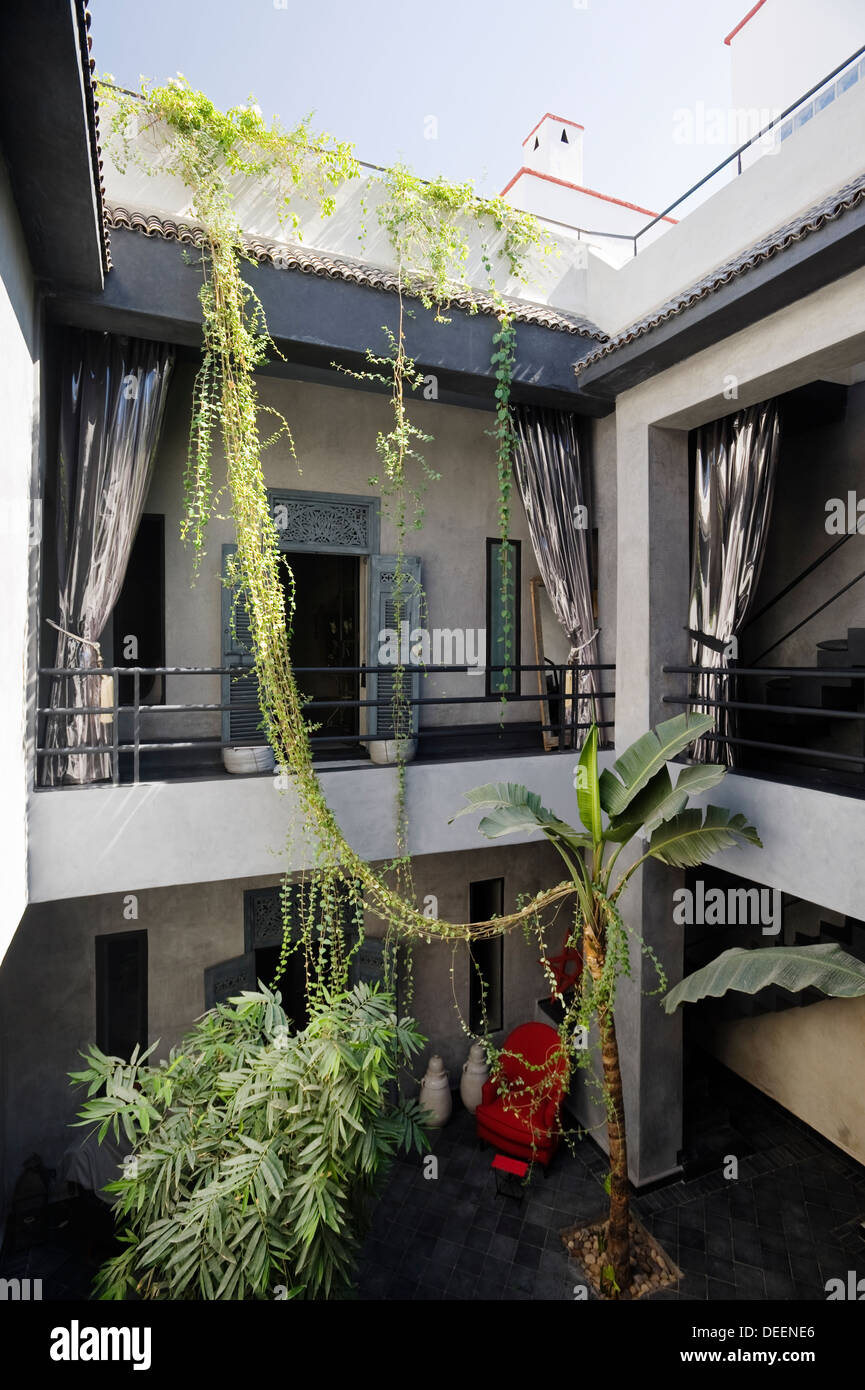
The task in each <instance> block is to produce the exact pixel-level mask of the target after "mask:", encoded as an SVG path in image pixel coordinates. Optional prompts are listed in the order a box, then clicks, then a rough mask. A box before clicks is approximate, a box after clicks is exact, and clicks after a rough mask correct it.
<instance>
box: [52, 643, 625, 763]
mask: <svg viewBox="0 0 865 1390" xmlns="http://www.w3.org/2000/svg"><path fill="white" fill-rule="evenodd" d="M394 669H395V668H394V667H393V666H298V667H295V668H294V674H295V676H296V677H297V678H298V682H299V684H300V686H301V689H302V687H303V683H304V678H305V677H314V676H325V677H332V676H339V675H348V676H355V677H357V678H358V680H360V679H361V678H366V677H368V676H374V675H390V676H392V675H393V674H394ZM614 670H615V667H614V665H612V664H610V663H579V664H576V665H573V666H571V665H569V664H567V663H565V664H563V665H555V664H553V663H550V662H547V663H546V664H545V665H544V666H523V665H520V666H517V665H511V666H508V667H505V666H487V667H482V668H477V667H474V666H468V665H463V666H406V667H405V668H404V671H405V677H406V680H405V691H404V694H403V695H402V696H401V697H400V704H401V705H402V706H410V707H412V708H413V709H417V710H418V711H420V710H422V709H426V708H429V707H444V706H455V707H457V708H459V707H461V706H466V705H489V706H491V707H492V709H493V710H495V712H496V714H497V716H499V712H500V710H501V707H502V694H501V692H500V691H499V690H496V689H495V688H494V687H495V684H496V682H495V681H494V680H493V681H491V682H490V684H491V685H492V686H493V689H492V690H485V691H484V693H482V694H478V695H436V696H423V695H412V694H411V693H410V691H411V687H410V685H409V678H410V677H414V676H416V675H418V676H420V675H424V676H432V675H466V674H469V673H471V672H475V671H477V672H478V673H479V674H485V673H490V674H492V675H493V676H495V674H496V673H501V674H502V675H504V674H505V673H507V679H508V681H509V682H510V681H512V680H513V679H514V678H515V679H516V691H515V692H514V693H508V694H507V695H506V703H507V704H508V705H514V704H533V705H535V706H538V705H540V706H541V707H542V709H545V710H546V712H547V713H546V715H545V716H544V717H541V718H540V719H539V721H538V722H537V723H534V722H533V723H532V724H531V725H530V726H526V725H516V727H517V728H522V729H527V728H528V729H529V730H533V731H534V732H536V733H537V734H538V735H539V736H540V735H544V734H546V735H549V736H550V738H549V739H548V740H547V741H546V743H549V742H551V741H552V740H555V745H554V746H555V748H556V749H557V750H558V751H566V750H568V749H570V750H571V751H573V749H574V746H575V743H574V735H575V732H576V731H578V730H585V729H587V728H589V727H591V724H592V723H593V722H595V723H597V724H598V726H599V728H600V729H601V730H612V729H613V728H614V725H615V721H614V720H613V719H612V718H606V717H603V715H604V713H605V710H604V703H605V702H606V701H611V700H615V696H616V692H615V690H603V689H602V690H599V691H597V692H596V693H595V694H593V695H592V694H587V693H585V692H584V691H581V690H580V674H581V673H582V672H588V671H594V672H607V671H614ZM530 673H533V674H534V675H535V676H537V675H538V674H539V673H544V674H545V675H546V676H552V677H553V679H554V686H553V688H548V689H546V690H545V691H544V692H539V691H537V690H536V691H534V692H533V693H531V694H523V693H522V676H523V675H525V674H530ZM39 675H40V677H43V678H45V679H46V680H49V681H53V682H61V681H68V680H70V679H72V678H75V677H77V678H83V677H89V678H90V680H91V681H94V680H95V678H98V677H102V676H110V677H111V687H112V699H111V702H110V703H107V704H103V705H76V704H74V703H73V704H58V705H51V704H46V705H41V706H40V707H39V708H38V710H37V715H38V717H39V735H40V737H39V742H38V744H37V748H36V758H37V779H36V780H37V784H40V783H41V782H42V780H43V779H42V778H41V777H40V775H39V773H40V770H41V768H42V767H43V766H44V763H45V760H46V759H51V758H54V759H57V758H60V759H63V758H65V757H67V756H69V755H82V756H84V755H95V754H103V755H106V754H107V755H108V757H109V758H110V762H111V781H112V783H113V784H114V785H115V786H117V785H120V784H121V783H123V784H125V783H127V782H129V781H131V782H133V783H137V782H138V781H140V779H141V758H142V755H150V754H171V755H173V754H177V753H183V752H187V753H188V752H190V751H195V752H196V753H197V752H199V751H200V750H204V749H221V748H222V747H224V746H225V742H226V741H225V740H224V739H223V738H208V737H202V738H188V739H177V738H151V737H145V736H144V734H143V732H142V719H143V718H146V719H147V720H148V721H149V722H151V723H152V722H153V721H155V720H160V721H161V720H163V719H164V717H165V716H176V715H189V714H228V715H231V714H232V713H237V712H238V711H237V706H236V705H235V704H233V703H232V702H231V701H230V700H229V701H228V702H226V701H225V700H224V699H222V700H219V701H213V702H202V701H195V702H184V703H173V704H172V703H160V704H152V703H142V700H141V682H142V679H146V678H150V677H154V676H160V677H163V678H174V677H180V676H192V677H198V678H202V677H203V678H207V677H233V678H234V679H236V680H240V679H244V678H248V677H249V676H250V675H254V667H238V666H107V667H100V668H98V669H96V668H94V667H92V666H88V667H84V666H78V667H63V668H60V667H42V668H40V670H39ZM121 681H124V682H129V681H131V683H132V700H131V703H123V702H122V701H121V700H120V682H121ZM597 683H598V684H602V680H598V682H597ZM66 698H68V695H67V697H66ZM592 701H594V712H595V714H597V715H600V716H601V717H598V718H596V719H594V720H581V719H580V718H579V715H578V711H579V709H580V708H582V707H583V703H584V702H588V703H589V704H590V705H591V703H592ZM392 708H393V697H392V696H390V695H389V696H387V697H384V696H383V697H381V698H378V699H363V698H357V699H351V698H346V699H342V698H335V699H319V698H313V699H310V700H308V701H306V702H305V704H304V712H305V714H306V715H307V717H308V719H309V722H310V724H313V725H314V724H316V722H317V720H316V715H317V713H319V712H324V711H327V710H337V711H341V710H345V711H353V710H358V711H359V710H362V709H375V710H381V711H382V712H383V714H385V715H390V714H391V712H392ZM76 715H77V716H81V715H102V716H105V717H107V718H108V719H109V720H110V724H111V730H110V737H109V738H108V739H107V740H106V742H105V743H104V744H81V745H74V746H73V745H67V744H65V743H64V744H63V745H62V746H61V747H59V748H58V747H51V746H50V745H49V744H48V740H47V729H48V727H49V721H52V720H54V721H68V720H70V719H71V718H72V717H74V716H76ZM122 722H123V723H125V724H126V725H127V726H128V728H129V733H128V735H127V736H126V737H121V723H122ZM418 723H419V725H420V720H419V718H418ZM512 727H514V726H512V725H509V724H508V723H503V722H501V720H500V716H499V722H498V723H497V725H496V729H498V730H501V731H507V730H508V729H509V728H512ZM484 728H485V726H483V725H480V724H479V723H477V722H471V723H463V724H457V725H454V726H448V727H437V726H434V727H425V726H422V725H420V727H419V728H418V729H417V730H416V731H415V732H413V733H412V734H411V737H412V738H418V739H419V740H421V741H422V742H423V743H426V742H427V740H430V739H448V738H449V739H451V740H452V741H453V740H454V738H455V736H457V735H464V736H468V735H473V734H475V733H480V732H483V731H484ZM393 737H394V735H393V734H390V735H388V734H376V733H371V732H367V733H357V734H355V733H343V732H338V733H332V734H318V733H316V732H313V733H311V735H310V744H311V746H312V748H313V750H314V751H315V752H324V751H326V749H328V748H331V749H333V748H334V747H336V748H338V749H341V748H344V747H345V746H354V745H356V746H358V748H359V747H360V746H361V745H366V744H368V743H370V742H372V741H374V740H376V739H379V738H393ZM263 741H264V740H263V737H262V738H261V740H260V742H263ZM604 742H605V743H606V744H607V745H608V746H609V745H611V742H612V740H611V739H606V740H604ZM545 746H546V744H545ZM485 752H489V754H490V755H491V756H495V754H496V747H495V745H494V744H493V745H492V746H490V747H489V749H484V748H483V747H478V748H477V752H476V754H475V755H476V756H477V755H479V756H483V755H484V753H485ZM443 756H447V750H445V752H444V754H443ZM127 765H128V768H127ZM127 770H128V774H129V775H128V776H122V775H121V774H122V771H127ZM156 780H161V779H156ZM87 785H100V783H95V784H90V783H88V784H87ZM102 785H104V783H102Z"/></svg>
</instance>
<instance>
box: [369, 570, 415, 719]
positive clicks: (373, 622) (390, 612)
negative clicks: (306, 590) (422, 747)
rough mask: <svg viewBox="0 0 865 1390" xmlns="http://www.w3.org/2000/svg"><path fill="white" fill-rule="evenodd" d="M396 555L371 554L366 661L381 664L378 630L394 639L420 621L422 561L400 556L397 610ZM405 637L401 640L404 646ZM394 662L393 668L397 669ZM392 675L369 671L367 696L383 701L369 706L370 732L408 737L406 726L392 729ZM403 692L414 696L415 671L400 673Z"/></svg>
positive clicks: (380, 636)
mask: <svg viewBox="0 0 865 1390" xmlns="http://www.w3.org/2000/svg"><path fill="white" fill-rule="evenodd" d="M396 567H397V556H396V555H373V556H371V560H370V590H371V592H370V603H369V612H370V621H369V658H368V660H369V665H370V666H380V665H384V664H387V663H384V662H382V661H381V660H380V655H381V651H382V646H383V643H384V642H385V640H386V639H385V638H384V637H382V635H381V634H383V633H385V632H387V633H388V635H390V634H395V639H396V641H397V642H401V641H402V638H403V637H404V636H405V637H406V638H409V637H410V635H411V632H412V631H413V629H415V628H417V627H418V626H419V624H420V599H421V563H420V560H419V559H418V557H417V556H416V555H405V556H403V560H402V569H403V581H402V586H401V587H402V593H401V596H400V597H401V601H400V604H399V609H400V611H399V613H398V612H397V591H396V588H397V586H396ZM408 645H409V643H408V640H406V641H405V643H403V646H404V647H405V648H407V647H408ZM396 669H397V668H396V666H394V671H395V670H396ZM394 687H395V679H394V676H393V675H392V674H391V673H390V672H389V671H383V672H380V673H379V674H377V675H376V674H371V675H370V676H369V678H368V681H367V699H368V700H380V701H382V704H381V705H380V706H379V707H377V708H374V707H372V706H370V707H369V721H368V728H369V733H370V735H371V736H372V737H373V738H394V737H397V736H402V737H408V732H409V731H408V730H401V731H400V734H399V735H397V733H396V731H395V730H394V718H393V697H394ZM402 689H403V694H404V695H405V696H406V697H407V698H412V699H416V698H417V694H418V675H417V672H416V671H415V672H413V673H409V671H408V670H407V671H406V674H405V675H404V676H403V681H402ZM410 719H411V733H412V734H415V733H417V728H418V707H417V705H412V707H411V713H410Z"/></svg>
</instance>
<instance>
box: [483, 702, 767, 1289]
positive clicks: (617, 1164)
mask: <svg viewBox="0 0 865 1390" xmlns="http://www.w3.org/2000/svg"><path fill="white" fill-rule="evenodd" d="M709 723H711V719H709ZM705 728H706V716H699V717H696V718H695V717H688V716H686V715H680V716H677V718H675V719H671V720H668V721H667V722H666V723H663V724H660V725H659V726H658V728H657V729H653V730H650V731H649V732H648V733H647V734H644V735H643V737H642V738H640V739H638V740H637V742H636V743H634V744H632V745H631V747H630V748H628V749H626V751H625V752H624V753H623V754H622V755H621V757H619V758H618V759H617V761H616V763H615V769H614V772H613V773H611V772H607V771H604V772H602V773H601V774H600V775H599V774H598V729H597V726H595V725H593V726H592V728H591V730H590V731H589V734H588V737H587V738H586V741H585V744H584V745H583V748H582V750H581V753H580V758H579V761H578V763H577V767H576V769H575V774H574V788H575V792H576V800H577V811H578V814H579V817H580V821H581V823H582V825H583V827H584V831H585V833H581V832H580V831H578V830H576V829H574V828H573V827H571V826H570V825H568V824H566V823H565V822H564V821H562V820H561V819H560V818H559V817H558V816H556V815H555V814H554V813H553V812H552V811H550V810H548V809H547V808H546V807H545V806H543V805H542V804H541V800H540V797H539V796H538V795H537V794H536V793H534V792H530V791H528V790H527V789H526V788H525V787H524V786H520V785H518V784H516V783H499V784H495V785H493V784H491V785H488V786H484V787H477V788H475V790H474V791H471V792H467V793H466V801H467V802H468V806H466V807H464V808H463V811H461V812H459V813H458V814H460V815H462V814H465V813H467V812H468V811H483V812H484V815H483V817H482V818H481V820H480V823H479V826H478V828H479V830H480V831H481V833H482V834H484V835H486V836H487V838H489V839H497V838H498V837H499V836H501V835H506V834H510V833H513V832H514V831H520V832H522V833H523V834H525V833H527V832H528V831H530V830H533V829H534V830H538V831H540V832H541V834H543V835H544V836H545V837H546V839H547V840H549V842H550V844H551V845H553V847H554V848H555V849H556V850H557V852H558V853H559V855H560V856H561V858H562V859H563V860H564V862H565V864H566V866H567V869H568V872H569V874H570V875H571V879H572V881H573V884H574V889H575V892H576V898H577V902H576V912H575V924H574V930H573V932H572V933H571V935H570V937H569V938H568V944H569V945H573V946H576V947H577V948H578V949H580V950H581V951H582V954H583V960H584V969H583V972H582V975H581V977H580V985H579V987H578V988H575V989H574V991H573V994H572V995H571V998H570V1000H569V1001H565V1000H563V1002H564V1003H565V1009H564V1016H563V1019H562V1022H561V1024H560V1027H559V1039H560V1044H561V1048H562V1050H563V1053H564V1054H565V1055H566V1056H567V1057H568V1058H569V1059H571V1058H573V1057H574V1055H575V1056H576V1062H577V1065H578V1066H581V1067H583V1068H585V1069H586V1075H587V1080H588V1082H589V1084H590V1085H592V1086H594V1088H595V1091H596V1094H597V1095H598V1097H599V1099H601V1100H602V1101H603V1102H604V1103H605V1107H606V1118H607V1126H608V1132H609V1136H610V1153H611V1155H613V1154H615V1158H614V1159H611V1170H610V1171H611V1181H610V1184H609V1186H608V1187H607V1191H608V1193H609V1195H610V1222H609V1228H610V1231H612V1230H613V1229H614V1228H615V1229H616V1231H617V1232H618V1233H619V1235H618V1237H617V1241H616V1248H615V1252H613V1251H612V1249H611V1254H613V1255H614V1259H613V1263H612V1264H610V1265H608V1266H606V1267H605V1269H604V1271H603V1282H604V1284H605V1286H606V1288H607V1289H608V1291H609V1292H610V1293H611V1294H612V1295H613V1296H618V1295H619V1294H620V1293H621V1291H622V1289H624V1288H626V1287H627V1286H628V1283H629V1282H630V1265H629V1261H628V1258H627V1255H628V1250H627V1246H628V1241H629V1236H628V1235H627V1234H626V1233H627V1232H628V1231H629V1224H628V1220H629V1218H628V1198H627V1149H626V1142H625V1112H624V1104H623V1101H622V1078H621V1072H620V1068H619V1058H618V1044H617V1041H616V1035H615V1003H616V986H617V983H618V981H619V979H620V978H621V977H622V976H623V975H629V974H630V972H631V958H630V949H629V942H628V934H629V933H628V928H627V927H626V925H625V923H624V920H623V918H622V915H621V912H620V911H619V907H618V900H619V898H620V897H621V895H622V893H623V892H624V890H625V888H626V886H627V884H628V882H629V880H630V879H631V877H632V875H633V874H634V873H635V872H636V870H637V869H638V868H639V866H640V865H641V864H642V863H644V862H645V860H646V859H650V858H651V859H658V860H660V861H661V862H663V863H666V864H677V865H683V864H694V863H701V862H702V861H703V859H704V858H708V857H709V856H710V855H712V854H715V853H716V852H717V851H718V850H720V849H726V848H728V847H729V846H731V845H734V844H737V843H742V842H745V843H750V844H759V843H760V841H759V839H758V837H757V832H756V830H755V829H754V827H753V826H751V825H748V824H747V822H746V820H745V817H744V816H742V815H732V814H731V813H730V812H729V811H727V810H725V809H723V808H720V807H717V806H708V807H707V808H706V810H705V814H704V813H702V812H701V811H700V810H698V809H696V808H693V809H688V806H687V803H688V798H689V796H691V795H692V794H694V793H697V792H702V791H705V790H706V789H708V788H709V787H711V786H714V785H716V784H717V782H719V781H720V779H721V777H722V776H723V775H724V769H723V768H715V767H713V768H711V769H707V768H702V767H701V768H699V769H697V768H684V769H683V770H682V772H681V773H680V775H679V780H678V782H677V784H676V786H675V788H674V787H673V784H672V779H671V777H670V772H669V769H668V767H667V760H668V759H669V758H672V757H675V756H676V754H677V753H680V752H682V751H683V750H684V749H685V748H686V747H687V746H688V744H689V743H691V742H692V741H693V740H694V739H696V738H698V737H699V735H700V734H701V733H703V732H704V730H705ZM603 812H606V813H607V816H608V818H609V819H608V824H607V825H606V826H605V825H604V821H603ZM644 825H646V826H647V828H648V826H650V825H651V826H654V827H655V828H654V829H653V830H652V832H651V838H650V840H649V843H648V846H647V847H646V848H645V849H644V851H643V853H642V854H639V855H638V856H637V857H636V858H635V859H634V861H633V863H631V865H630V866H629V867H628V868H627V869H626V870H625V871H624V872H620V873H619V874H618V877H616V875H615V869H616V863H617V860H618V858H619V856H620V854H621V853H622V851H623V850H624V849H625V848H626V846H627V845H628V844H629V843H631V842H632V841H633V840H634V839H635V837H636V836H637V835H638V833H639V832H640V830H641V828H642V827H643V826H644ZM636 939H637V942H638V945H639V947H640V950H641V951H642V952H643V953H644V954H645V955H646V956H647V957H648V958H649V959H650V960H651V961H652V963H653V965H654V967H655V970H656V973H657V977H658V987H657V989H656V990H655V991H653V993H660V992H662V991H663V990H664V989H666V984H667V982H666V976H665V974H664V970H663V968H662V966H661V962H660V960H659V959H658V957H657V955H656V954H655V952H654V950H653V949H652V947H651V946H650V945H649V944H648V943H647V942H645V941H644V940H643V939H642V938H641V937H637V938H636ZM727 954H728V955H729V954H732V953H729V952H728V953H727ZM746 954H749V953H746ZM761 954H768V955H771V954H774V953H773V952H765V953H761ZM680 988H681V987H680ZM675 994H676V991H673V995H675ZM673 995H671V996H670V998H671V999H672V998H673ZM560 997H561V996H560ZM684 997H688V996H687V995H686V996H684ZM676 1002H678V1000H677V1001H676ZM667 1007H668V1009H669V1008H670V1007H675V1004H673V1005H672V1006H671V1005H670V1003H669V1002H668V1004H667ZM593 1023H594V1024H596V1025H597V1036H598V1039H599V1044H600V1047H601V1053H602V1065H603V1084H602V1083H601V1082H600V1081H598V1080H597V1078H596V1077H595V1074H594V1071H593V1069H592V1068H593V1054H592V1049H589V1048H580V1049H577V1051H576V1054H574V1051H573V1049H572V1046H571V1042H572V1039H573V1038H574V1037H575V1035H576V1034H577V1031H578V1030H580V1031H582V1030H585V1035H586V1036H588V1030H589V1029H590V1027H591V1026H592V1024H593ZM613 1174H615V1176H616V1179H617V1181H615V1182H614V1181H613V1177H612V1175H613Z"/></svg>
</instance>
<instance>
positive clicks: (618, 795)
mask: <svg viewBox="0 0 865 1390" xmlns="http://www.w3.org/2000/svg"><path fill="white" fill-rule="evenodd" d="M713 722H714V721H713V719H712V716H711V715H710V714H677V715H676V716H675V718H674V719H668V720H666V721H665V723H663V724H659V725H658V727H657V729H650V730H649V732H648V733H646V734H643V736H642V738H638V739H637V741H636V743H632V744H631V746H630V748H627V749H626V750H625V752H624V753H623V754H622V755H621V757H620V758H617V759H616V761H615V763H614V764H613V771H612V772H609V771H604V772H602V773H601V775H600V778H599V779H598V791H599V795H600V798H601V805H602V806H603V808H604V810H605V811H606V812H607V815H609V816H618V817H621V815H622V812H623V811H625V810H627V808H628V807H629V806H630V804H631V802H632V801H633V799H634V797H635V796H636V795H637V792H639V791H641V790H642V788H643V787H644V786H645V785H646V783H647V782H649V781H650V780H651V778H652V777H654V776H655V774H656V773H657V772H662V771H663V769H664V767H665V765H666V763H667V761H668V760H669V759H670V758H675V757H676V755H677V754H678V753H681V752H682V750H683V749H685V748H687V746H688V744H689V743H693V742H694V739H696V738H699V737H700V735H701V734H703V733H705V732H706V731H707V730H708V729H710V728H711V727H712V725H713ZM620 779H621V780H620Z"/></svg>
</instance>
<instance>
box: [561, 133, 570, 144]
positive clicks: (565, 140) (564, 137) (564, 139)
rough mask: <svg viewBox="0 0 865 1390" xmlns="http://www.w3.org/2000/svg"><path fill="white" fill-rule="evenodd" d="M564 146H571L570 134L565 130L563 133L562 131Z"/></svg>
mask: <svg viewBox="0 0 865 1390" xmlns="http://www.w3.org/2000/svg"><path fill="white" fill-rule="evenodd" d="M562 144H563V145H569V144H570V140H569V139H568V132H567V131H566V130H563V131H562Z"/></svg>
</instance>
